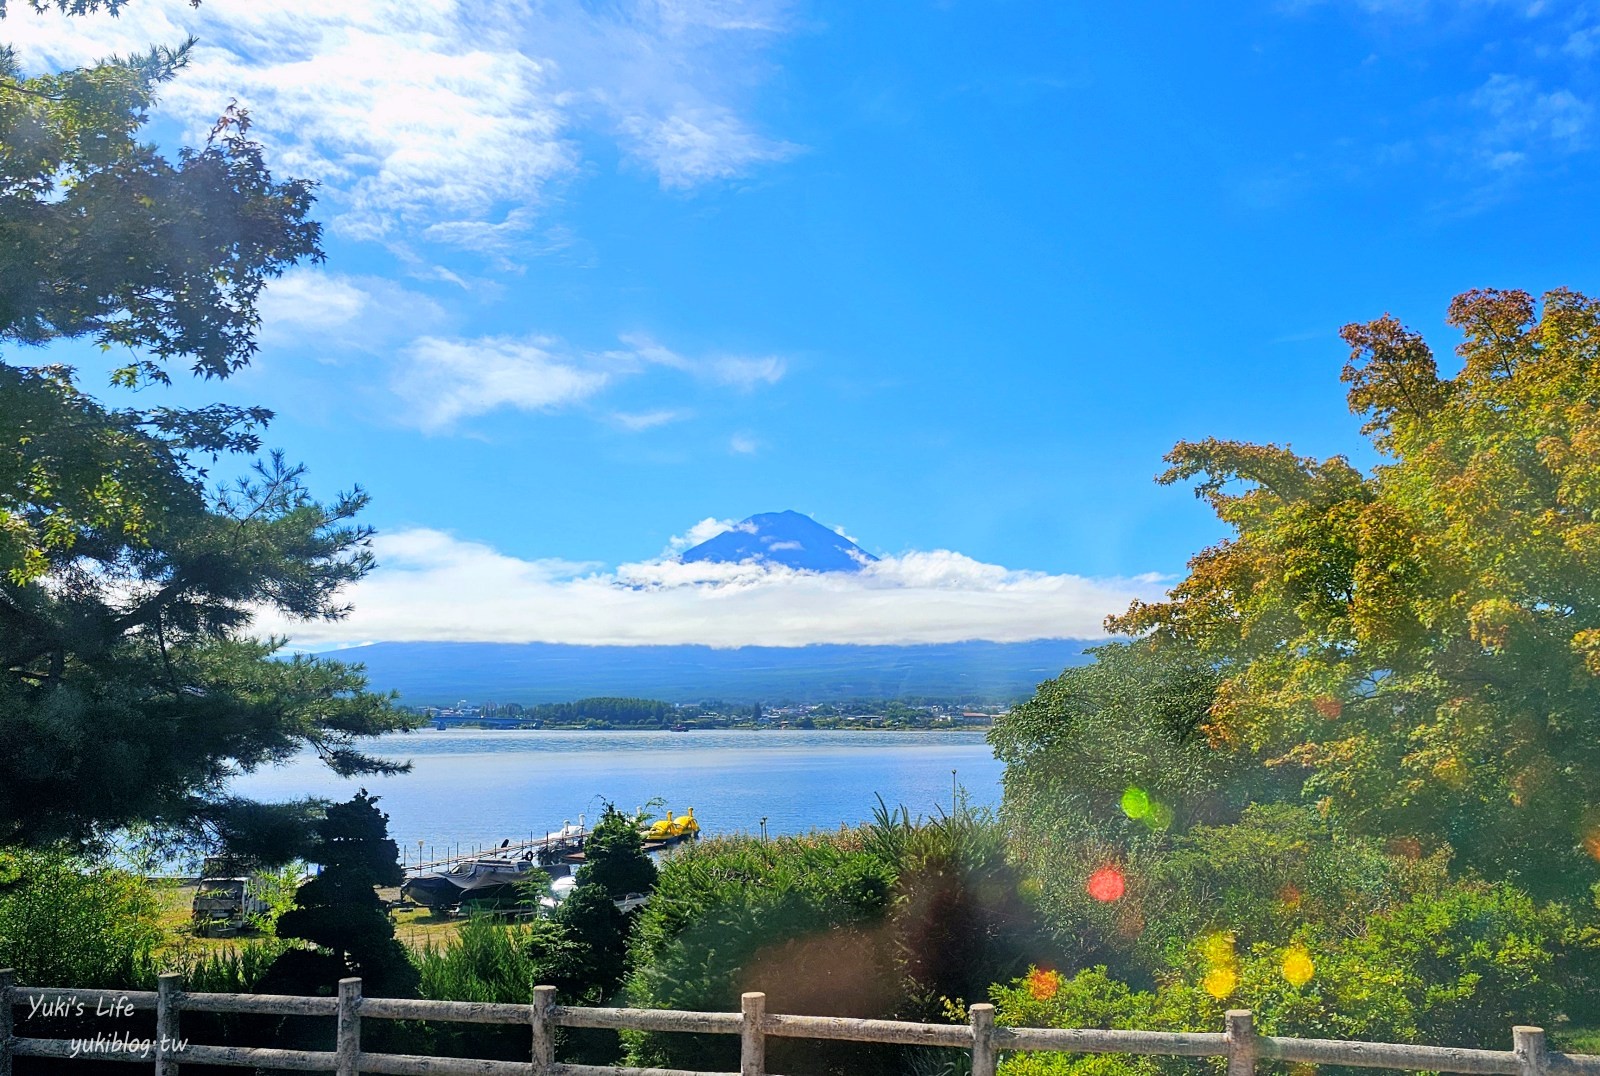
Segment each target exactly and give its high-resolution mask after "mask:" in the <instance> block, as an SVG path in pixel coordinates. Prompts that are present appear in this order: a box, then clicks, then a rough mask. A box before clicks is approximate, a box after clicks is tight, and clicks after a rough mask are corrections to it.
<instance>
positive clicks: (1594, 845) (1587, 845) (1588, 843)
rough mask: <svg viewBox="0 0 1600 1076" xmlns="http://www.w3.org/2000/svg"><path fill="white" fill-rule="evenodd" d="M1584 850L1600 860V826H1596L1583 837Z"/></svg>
mask: <svg viewBox="0 0 1600 1076" xmlns="http://www.w3.org/2000/svg"><path fill="white" fill-rule="evenodd" d="M1583 850H1584V851H1585V852H1588V853H1589V854H1590V855H1591V856H1593V857H1594V858H1596V859H1600V826H1596V827H1594V828H1593V829H1591V830H1590V831H1589V832H1588V833H1586V834H1584V837H1583Z"/></svg>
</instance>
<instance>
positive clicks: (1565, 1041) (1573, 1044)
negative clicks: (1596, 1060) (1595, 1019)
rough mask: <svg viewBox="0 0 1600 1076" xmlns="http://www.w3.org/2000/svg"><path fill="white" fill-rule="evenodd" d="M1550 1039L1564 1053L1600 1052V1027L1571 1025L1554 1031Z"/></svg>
mask: <svg viewBox="0 0 1600 1076" xmlns="http://www.w3.org/2000/svg"><path fill="white" fill-rule="evenodd" d="M1550 1041H1551V1043H1552V1045H1554V1046H1555V1048H1556V1049H1557V1050H1560V1051H1561V1052H1562V1053H1564V1054H1600V1027H1569V1028H1566V1029H1565V1030H1563V1031H1555V1032H1552V1033H1551V1035H1550Z"/></svg>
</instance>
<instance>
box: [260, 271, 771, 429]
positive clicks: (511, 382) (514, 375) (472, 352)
mask: <svg viewBox="0 0 1600 1076" xmlns="http://www.w3.org/2000/svg"><path fill="white" fill-rule="evenodd" d="M311 290H314V286H310V285H303V284H296V285H291V288H290V292H291V293H298V292H305V291H311ZM328 290H329V294H328V296H327V297H326V300H325V301H324V302H322V303H321V304H320V305H318V304H317V303H311V304H308V305H307V306H306V307H304V308H303V309H302V311H301V312H300V315H299V316H300V317H301V319H302V321H310V320H312V319H320V320H322V321H326V322H330V323H331V322H335V321H337V320H338V319H340V318H346V317H354V314H353V310H354V309H355V308H358V307H361V306H362V304H363V303H364V302H366V299H363V297H362V296H361V295H360V294H358V292H359V289H356V288H354V287H353V286H350V287H341V286H334V287H331V288H329V289H328ZM368 298H370V297H368ZM285 305H286V306H287V305H289V300H287V299H286V300H285ZM286 331H287V330H286ZM623 342H624V343H627V344H629V345H630V346H629V347H626V348H620V349H613V350H609V351H584V350H582V349H579V348H574V347H571V346H570V345H568V344H567V343H566V342H564V341H562V340H559V339H557V338H555V337H549V336H526V337H508V336H483V337H476V338H459V337H458V338H444V337H440V336H423V337H421V338H419V339H417V340H415V341H414V342H412V343H411V344H410V345H409V346H408V347H406V348H405V349H404V350H403V351H402V352H401V355H400V360H399V363H398V365H397V366H396V368H395V369H394V371H393V374H392V376H391V377H390V388H391V389H392V390H393V391H394V392H395V394H396V395H398V396H399V397H400V398H401V399H402V400H403V401H404V402H405V404H406V410H405V413H404V414H403V415H402V416H401V417H402V419H403V420H405V421H408V422H410V423H411V424H413V425H416V426H418V427H419V428H421V429H423V430H425V431H427V432H429V433H439V432H442V431H444V430H447V429H449V428H450V427H452V426H454V425H456V424H457V423H458V422H459V421H460V420H462V419H466V418H471V417H473V416H476V415H482V414H486V413H487V412H490V411H494V410H496V409H499V408H502V407H510V408H517V409H520V410H524V411H554V410H558V409H560V408H563V407H568V406H571V405H573V404H577V403H580V402H583V401H585V400H588V399H590V398H591V397H593V396H595V395H597V394H598V393H600V392H601V391H602V390H604V389H606V388H608V387H610V386H612V385H614V384H616V383H617V382H619V381H622V380H624V379H626V378H631V377H637V376H640V375H642V374H644V373H646V372H647V371H649V370H650V369H651V368H652V367H666V368H668V369H672V370H677V371H681V372H683V373H686V374H688V375H690V376H692V377H694V378H696V379H698V380H700V381H703V382H707V383H712V384H718V385H731V386H733V387H736V388H741V389H744V390H746V391H749V390H750V389H753V388H754V387H756V386H757V385H760V384H771V383H772V382H773V381H776V380H777V379H778V378H780V377H782V375H783V361H782V360H781V359H748V360H747V359H732V358H718V359H713V360H700V359H691V358H686V357H684V356H682V355H679V354H677V353H676V352H674V351H671V350H669V349H668V348H665V347H662V346H661V345H659V344H657V343H655V342H654V341H653V340H650V339H649V338H646V337H625V338H624V339H623ZM730 363H731V364H735V365H734V366H732V367H730V366H729V365H728V364H730ZM745 364H748V369H747V368H746V365H745ZM729 369H737V370H738V371H739V373H738V374H737V375H730V374H729V373H728V372H727V371H728V370H729ZM689 414H690V413H689V412H688V411H687V410H684V409H682V408H656V409H653V410H649V411H642V412H630V411H612V412H609V414H607V415H605V416H604V417H605V418H607V419H609V420H610V421H611V422H613V423H615V424H616V425H618V426H621V427H622V428H623V429H627V430H633V431H639V430H647V429H651V428H653V427H656V426H662V425H665V424H667V423H670V422H676V421H679V420H681V419H685V418H688V417H689ZM731 447H732V448H733V450H734V451H735V452H746V453H748V452H754V451H755V450H756V448H757V447H758V444H757V442H756V441H755V440H754V439H752V438H750V437H748V436H746V435H742V434H741V435H738V436H736V437H734V438H733V440H732V442H731Z"/></svg>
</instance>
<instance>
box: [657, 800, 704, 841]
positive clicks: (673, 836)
mask: <svg viewBox="0 0 1600 1076" xmlns="http://www.w3.org/2000/svg"><path fill="white" fill-rule="evenodd" d="M698 836H700V823H699V822H696V821H695V820H694V808H693V807H690V808H689V813H688V814H684V815H679V816H677V817H676V818H674V817H673V816H672V812H671V811H668V812H667V817H665V818H662V819H659V820H657V821H656V822H654V823H652V824H651V825H650V827H649V828H648V829H646V830H645V831H644V839H645V840H647V841H681V840H686V839H688V838H691V837H698Z"/></svg>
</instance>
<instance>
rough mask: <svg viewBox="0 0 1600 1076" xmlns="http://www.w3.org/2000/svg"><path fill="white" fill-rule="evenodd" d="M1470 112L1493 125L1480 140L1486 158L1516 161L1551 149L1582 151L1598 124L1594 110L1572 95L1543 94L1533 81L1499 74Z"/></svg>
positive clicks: (1563, 92)
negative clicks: (1480, 115)
mask: <svg viewBox="0 0 1600 1076" xmlns="http://www.w3.org/2000/svg"><path fill="white" fill-rule="evenodd" d="M1471 103H1472V106H1473V107H1474V108H1476V109H1478V110H1479V111H1480V112H1482V113H1484V114H1485V115H1486V116H1487V117H1488V119H1489V120H1491V121H1492V122H1491V123H1489V124H1488V125H1486V126H1484V127H1483V128H1482V130H1481V132H1480V139H1481V141H1482V144H1483V146H1484V147H1485V150H1486V152H1487V154H1488V155H1489V156H1490V157H1491V158H1493V157H1497V156H1505V155H1508V154H1509V155H1514V156H1515V157H1516V159H1517V160H1518V161H1520V160H1521V159H1522V158H1524V157H1526V156H1527V154H1528V152H1529V151H1531V150H1536V149H1541V148H1549V149H1553V150H1555V151H1557V152H1561V153H1572V152H1575V151H1577V150H1580V149H1582V148H1584V146H1585V145H1586V144H1587V142H1588V136H1589V128H1590V125H1591V123H1592V122H1593V120H1594V106H1593V105H1592V104H1591V103H1589V102H1588V101H1585V100H1583V99H1581V98H1579V97H1578V96H1577V95H1576V94H1574V93H1573V92H1572V91H1571V90H1565V89H1561V90H1552V91H1549V92H1544V91H1542V90H1540V89H1539V87H1538V85H1537V84H1536V83H1534V82H1533V80H1531V79H1526V78H1518V77H1516V76H1513V75H1505V74H1496V75H1491V76H1490V77H1489V79H1488V80H1487V81H1486V82H1484V84H1483V85H1482V86H1480V87H1478V89H1477V90H1476V91H1474V93H1473V94H1472V97H1471Z"/></svg>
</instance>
